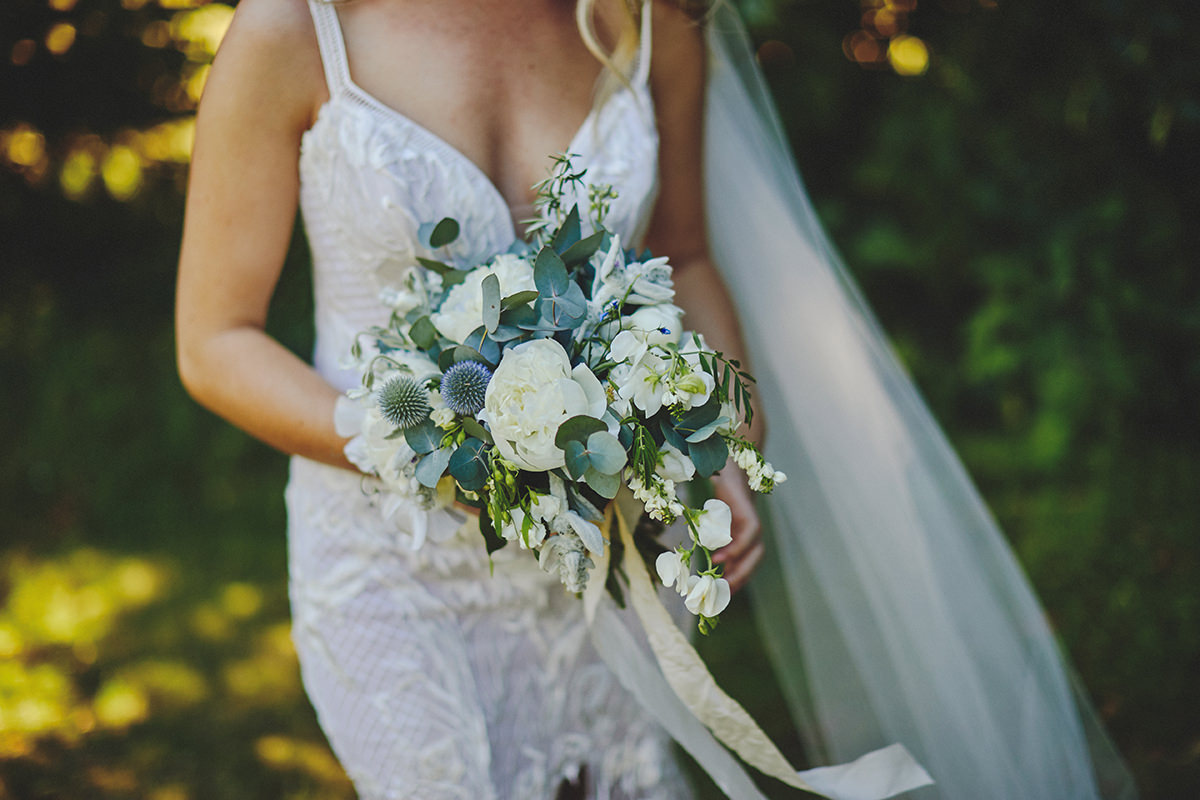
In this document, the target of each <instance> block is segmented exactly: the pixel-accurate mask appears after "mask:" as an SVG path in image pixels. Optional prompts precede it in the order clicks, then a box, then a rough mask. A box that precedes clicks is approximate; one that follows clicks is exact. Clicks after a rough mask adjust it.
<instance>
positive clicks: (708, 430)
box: [687, 417, 729, 442]
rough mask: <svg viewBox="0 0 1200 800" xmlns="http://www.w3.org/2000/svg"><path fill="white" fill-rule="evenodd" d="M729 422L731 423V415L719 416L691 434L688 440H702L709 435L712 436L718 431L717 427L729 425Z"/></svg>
mask: <svg viewBox="0 0 1200 800" xmlns="http://www.w3.org/2000/svg"><path fill="white" fill-rule="evenodd" d="M728 424H729V417H717V418H716V419H714V420H713V421H712V422H710V423H708V424H707V425H705V426H704V427H703V428H700V429H699V430H698V431H696V432H695V433H693V434H692V435H691V436H688V437H687V441H689V442H702V441H704V440H705V439H707V438H708V437H710V436H712V435H713V434H714V433H716V432H717V428H720V427H721V426H722V425H728Z"/></svg>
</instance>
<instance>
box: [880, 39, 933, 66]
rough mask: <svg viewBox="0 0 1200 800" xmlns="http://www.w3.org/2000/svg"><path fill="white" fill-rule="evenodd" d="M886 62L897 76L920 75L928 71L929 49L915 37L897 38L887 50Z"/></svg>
mask: <svg viewBox="0 0 1200 800" xmlns="http://www.w3.org/2000/svg"><path fill="white" fill-rule="evenodd" d="M887 58H888V62H889V63H890V64H891V65H892V69H894V70H895V71H896V72H897V74H900V75H921V74H923V73H924V72H925V70H927V69H929V48H927V47H926V46H925V42H923V41H921V40H920V39H918V38H917V37H916V36H897V37H896V38H894V39H892V41H891V43H890V44H889V45H888V50H887Z"/></svg>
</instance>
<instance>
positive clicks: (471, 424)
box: [462, 417, 495, 444]
mask: <svg viewBox="0 0 1200 800" xmlns="http://www.w3.org/2000/svg"><path fill="white" fill-rule="evenodd" d="M462 428H463V430H464V431H466V433H467V435H468V436H474V437H475V438H476V439H480V440H481V441H484V442H486V443H487V444H495V442H494V441H493V440H492V434H491V433H489V432H488V429H487V428H485V427H483V423H481V422H480V421H479V420H477V419H475V418H474V417H463V421H462Z"/></svg>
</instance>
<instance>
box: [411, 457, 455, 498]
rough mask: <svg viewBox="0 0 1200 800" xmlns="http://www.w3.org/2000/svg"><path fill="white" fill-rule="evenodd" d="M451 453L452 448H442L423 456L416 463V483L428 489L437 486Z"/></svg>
mask: <svg viewBox="0 0 1200 800" xmlns="http://www.w3.org/2000/svg"><path fill="white" fill-rule="evenodd" d="M453 452H454V450H453V448H450V447H442V448H439V449H437V450H434V451H433V452H432V453H429V454H427V455H425V456H424V457H423V458H422V459H421V460H420V461H418V462H417V469H416V473H415V474H416V477H417V482H418V483H420V484H421V485H422V486H424V487H426V488H428V489H432V488H434V487H435V486H437V485H438V481H440V480H441V479H442V475H444V474H445V473H446V466H447V465H448V464H449V463H450V455H451V454H452V453H453Z"/></svg>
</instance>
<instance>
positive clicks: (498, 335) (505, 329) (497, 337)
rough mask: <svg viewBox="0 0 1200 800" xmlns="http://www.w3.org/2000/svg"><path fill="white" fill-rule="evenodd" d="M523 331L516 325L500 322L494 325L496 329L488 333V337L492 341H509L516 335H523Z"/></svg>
mask: <svg viewBox="0 0 1200 800" xmlns="http://www.w3.org/2000/svg"><path fill="white" fill-rule="evenodd" d="M524 333H525V331H523V330H521V329H520V328H518V327H517V326H516V325H505V324H504V323H500V324H499V325H497V326H496V330H494V331H492V332H491V333H489V334H488V338H489V339H491V340H492V341H494V342H511V341H512V340H513V339H516V338H517V337H518V336H522V335H524Z"/></svg>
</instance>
